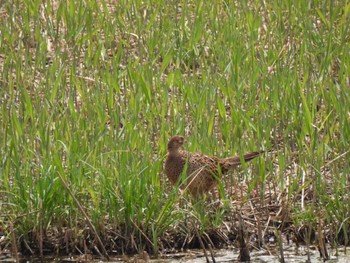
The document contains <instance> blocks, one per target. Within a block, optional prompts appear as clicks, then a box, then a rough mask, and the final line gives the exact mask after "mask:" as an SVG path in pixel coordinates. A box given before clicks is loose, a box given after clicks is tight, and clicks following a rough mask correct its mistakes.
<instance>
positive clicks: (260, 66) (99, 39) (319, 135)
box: [0, 0, 350, 253]
mask: <svg viewBox="0 0 350 263" xmlns="http://www.w3.org/2000/svg"><path fill="white" fill-rule="evenodd" d="M349 13H350V4H349V3H348V2H346V1H313V2H312V3H311V2H310V3H308V2H306V1H294V2H293V1H267V2H261V1H248V3H246V1H194V2H187V1H184V2H181V3H180V2H178V1H149V2H148V1H146V2H142V1H80V0H77V1H53V2H52V3H51V2H50V1H48V2H47V3H46V5H44V4H42V2H41V1H27V0H24V1H4V2H3V4H2V6H1V15H0V32H1V34H0V67H1V71H0V85H1V88H0V94H1V104H0V105H1V106H0V107H1V115H0V120H1V123H0V156H1V157H2V158H1V160H2V162H1V165H0V193H1V195H0V209H1V218H0V233H3V234H4V236H5V242H3V244H6V245H5V246H6V247H7V245H8V244H11V243H12V242H13V240H12V239H11V233H10V228H9V227H10V225H12V224H13V225H14V227H15V234H16V237H17V239H18V243H19V244H23V241H26V242H30V246H33V247H37V242H38V235H39V234H38V233H39V232H40V229H41V228H42V229H43V231H44V232H45V233H46V235H47V236H46V238H47V239H50V238H52V239H55V238H56V237H57V239H58V240H61V239H60V238H61V237H62V235H61V233H65V231H66V230H67V229H72V230H73V233H74V235H73V236H74V238H75V237H76V238H77V239H78V240H80V242H81V240H84V239H87V240H88V242H91V243H94V242H96V241H95V240H94V237H93V234H91V233H90V232H89V231H86V230H85V229H86V227H87V224H86V223H85V217H84V216H83V215H82V213H81V212H80V210H79V209H78V207H77V205H76V204H75V203H74V202H73V199H72V197H71V196H70V195H69V193H68V192H67V191H66V190H65V188H64V186H63V184H62V182H61V181H60V180H59V177H58V175H61V176H62V177H63V178H64V180H65V181H66V182H67V183H68V185H69V187H70V189H71V191H72V193H73V194H74V196H75V197H76V198H77V199H78V201H79V203H80V204H81V205H82V207H83V208H84V210H85V211H86V213H87V214H88V216H89V218H90V219H91V221H92V223H93V225H94V226H95V228H96V229H97V232H98V233H99V235H100V236H101V237H103V239H104V240H105V241H106V242H105V245H106V247H107V249H115V247H118V249H120V246H123V249H122V250H123V251H130V250H132V251H135V250H139V251H142V250H143V249H145V248H147V249H152V250H153V252H154V253H157V252H158V251H159V250H160V249H162V248H164V247H166V245H165V244H166V243H165V242H163V240H165V239H167V238H168V237H169V236H170V235H171V234H174V233H175V235H178V236H185V235H187V234H188V233H187V232H186V231H191V225H187V226H186V224H185V222H186V220H190V221H191V222H193V224H196V225H199V228H200V231H201V233H203V232H205V231H209V230H210V229H216V228H218V227H220V225H222V222H223V221H225V213H224V212H223V210H221V209H218V210H215V211H214V212H212V215H211V216H212V217H207V216H206V212H205V211H203V209H200V208H198V207H201V206H200V205H199V206H196V205H193V206H192V205H191V204H190V203H191V202H190V201H188V198H187V197H186V196H185V197H184V198H182V197H179V195H178V192H177V190H176V189H175V190H174V189H172V187H170V186H169V185H168V183H167V182H166V180H165V177H164V175H163V172H162V163H163V159H164V156H165V154H166V145H167V141H168V139H169V137H170V136H172V135H174V134H183V135H185V136H186V141H187V144H186V149H187V150H190V151H198V152H204V153H207V154H215V155H217V156H220V157H226V156H228V155H229V154H235V153H239V154H243V153H245V152H249V151H253V150H256V149H273V152H274V153H273V154H267V155H265V156H264V157H263V158H261V159H259V160H258V161H255V162H254V164H253V166H251V165H244V166H243V167H242V168H240V170H239V171H240V174H244V176H240V177H239V178H238V179H237V178H235V179H234V180H237V181H238V182H239V183H241V182H242V181H243V182H244V183H245V184H249V183H251V184H250V185H249V186H248V189H249V190H248V194H247V196H245V199H244V200H249V198H250V194H252V193H253V192H254V193H255V192H256V193H258V194H259V195H260V201H261V204H262V205H263V204H264V202H265V200H264V194H265V193H267V192H269V193H271V191H273V193H276V195H277V194H278V193H281V192H285V193H286V194H287V196H288V202H287V203H288V206H287V207H288V208H290V209H291V211H293V213H291V220H292V221H293V222H294V223H295V225H296V226H298V225H307V226H312V225H314V226H315V224H316V222H318V221H320V220H323V221H324V222H325V225H326V226H327V227H329V228H331V229H332V230H334V231H333V232H332V237H333V239H332V242H333V244H336V243H337V242H339V244H348V242H349V238H350V233H349V227H350V222H349V212H350V205H349V204H350V201H349V197H348V191H349V176H350V162H349V158H350V153H349V154H347V152H348V151H349V148H350V147H349V146H350V89H349V86H350V84H349V82H350V80H349V76H350V67H349V65H350V54H349V53H350V52H349V50H350V45H349V43H350V41H349V35H350V27H349V25H350V23H349V22H350V21H349V15H350V14H349ZM342 154H343V155H342ZM251 167H253V169H250V168H251ZM236 173H237V172H236ZM234 176H237V174H235V175H234ZM253 176H254V178H252V177H253ZM303 176H304V180H302V178H303ZM271 183H272V184H273V186H274V187H273V188H272V189H271V188H270V186H268V185H269V184H271ZM226 186H227V185H225V184H223V185H221V187H220V190H221V193H222V196H225V198H224V200H225V202H226V201H228V202H229V203H230V201H232V200H233V196H229V195H228V194H225V192H226V193H228V190H227V189H226ZM302 189H304V190H305V191H306V192H307V196H306V200H305V203H304V204H303V206H301V197H300V193H301V191H302ZM273 193H272V195H271V196H273ZM308 197H309V198H308ZM242 198H243V197H242ZM275 198H276V199H274V198H271V199H272V201H276V202H277V203H278V202H279V201H280V200H277V197H275ZM226 203H227V202H226ZM202 206H204V204H202ZM242 206H243V204H242ZM225 209H226V210H228V213H231V212H232V211H234V210H235V209H236V207H235V206H230V205H229V207H227V206H226V207H225ZM208 210H210V209H208ZM208 219H210V220H208ZM315 229H316V226H315ZM146 237H147V238H146ZM112 239H113V240H114V239H115V240H117V241H115V242H117V243H113V242H112ZM130 240H134V241H135V243H131V241H130ZM118 242H120V243H118ZM113 244H115V245H113ZM171 244H172V243H171ZM63 245H64V244H63ZM63 245H62V247H63ZM21 246H22V245H21ZM81 247H82V246H81ZM58 250H60V251H59V252H62V251H61V250H62V248H61V249H58ZM73 250H74V249H73ZM52 251H56V252H57V249H56V250H55V249H52Z"/></svg>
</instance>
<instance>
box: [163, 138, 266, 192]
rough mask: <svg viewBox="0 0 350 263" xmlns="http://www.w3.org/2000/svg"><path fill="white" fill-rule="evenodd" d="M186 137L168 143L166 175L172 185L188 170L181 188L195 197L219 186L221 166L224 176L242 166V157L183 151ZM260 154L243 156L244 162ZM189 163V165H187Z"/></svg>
mask: <svg viewBox="0 0 350 263" xmlns="http://www.w3.org/2000/svg"><path fill="white" fill-rule="evenodd" d="M183 143H184V137H182V136H178V135H176V136H174V137H172V138H171V139H170V140H169V143H168V155H167V158H166V161H165V174H166V175H167V177H168V178H169V180H170V182H171V183H172V184H176V183H177V181H178V180H179V178H181V175H182V171H183V170H184V169H187V170H186V174H185V175H184V179H185V180H186V181H185V182H183V183H180V187H181V188H185V189H188V190H189V191H190V192H191V193H192V194H193V195H197V194H203V193H206V192H209V191H210V190H211V189H213V188H214V187H215V186H216V185H217V180H218V179H219V178H218V177H219V166H220V169H221V173H222V174H226V173H227V172H228V170H230V169H232V168H234V167H236V166H237V165H239V164H241V158H240V156H234V157H228V158H223V159H219V158H217V157H215V156H208V155H205V154H200V153H189V152H186V151H183V150H181V146H182V145H183ZM260 153H262V151H260V152H251V153H248V154H245V155H243V159H244V161H246V162H247V161H250V160H252V159H254V158H255V157H257V156H258V155H259V154H260ZM186 162H187V165H186Z"/></svg>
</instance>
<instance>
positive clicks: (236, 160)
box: [219, 151, 264, 171]
mask: <svg viewBox="0 0 350 263" xmlns="http://www.w3.org/2000/svg"><path fill="white" fill-rule="evenodd" d="M263 152H264V151H260V152H251V153H247V154H245V155H243V159H244V161H245V162H249V161H250V160H252V159H254V158H255V157H258V156H259V155H260V154H261V153H263ZM219 163H220V167H221V169H222V170H223V171H225V170H229V169H231V168H233V167H235V166H237V165H240V164H241V157H240V156H239V155H237V156H233V157H228V158H224V159H221V160H220V161H219Z"/></svg>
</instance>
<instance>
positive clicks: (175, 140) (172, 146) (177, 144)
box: [168, 135, 185, 152]
mask: <svg viewBox="0 0 350 263" xmlns="http://www.w3.org/2000/svg"><path fill="white" fill-rule="evenodd" d="M184 142H185V139H184V137H182V136H179V135H175V136H173V137H172V138H171V139H170V140H169V143H168V152H176V151H177V150H179V149H180V148H181V146H182V145H183V144H184Z"/></svg>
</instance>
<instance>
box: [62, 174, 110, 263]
mask: <svg viewBox="0 0 350 263" xmlns="http://www.w3.org/2000/svg"><path fill="white" fill-rule="evenodd" d="M57 175H58V177H59V178H60V180H61V182H62V184H63V185H64V187H65V188H66V190H67V191H68V193H69V194H70V196H71V197H72V198H73V201H74V203H75V204H76V205H77V207H78V208H79V210H80V212H81V213H82V214H83V215H84V217H85V219H86V222H87V223H88V225H89V226H90V228H91V229H92V231H93V232H94V234H95V236H96V238H97V240H98V242H99V243H100V246H101V248H102V250H103V254H104V256H105V257H106V258H107V260H108V261H109V256H108V253H107V250H106V248H105V246H104V245H103V243H102V240H101V238H100V236H99V235H98V233H97V231H96V228H95V226H94V225H93V224H92V223H91V220H90V218H89V217H88V215H87V214H86V213H85V211H84V209H83V207H82V206H81V205H80V203H79V201H78V199H76V198H75V196H74V194H73V193H72V191H71V190H70V189H69V186H68V184H67V183H66V181H65V180H64V179H63V178H62V176H61V175H60V173H57Z"/></svg>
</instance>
